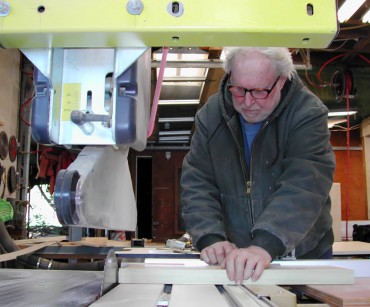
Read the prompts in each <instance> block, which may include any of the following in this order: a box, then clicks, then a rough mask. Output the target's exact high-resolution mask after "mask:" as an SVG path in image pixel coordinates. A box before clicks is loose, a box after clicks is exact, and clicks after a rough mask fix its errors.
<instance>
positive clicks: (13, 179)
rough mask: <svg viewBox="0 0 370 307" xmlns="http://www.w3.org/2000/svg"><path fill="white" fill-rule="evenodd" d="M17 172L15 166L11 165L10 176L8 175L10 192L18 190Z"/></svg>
mask: <svg viewBox="0 0 370 307" xmlns="http://www.w3.org/2000/svg"><path fill="white" fill-rule="evenodd" d="M17 182H18V179H17V172H16V171H15V168H14V166H11V167H9V169H8V176H7V185H8V191H9V194H12V193H14V192H15V191H16V190H17Z"/></svg>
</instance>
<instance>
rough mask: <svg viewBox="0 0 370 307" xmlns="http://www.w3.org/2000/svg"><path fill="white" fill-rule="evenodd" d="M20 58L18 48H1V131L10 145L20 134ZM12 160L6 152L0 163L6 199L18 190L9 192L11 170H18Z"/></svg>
mask: <svg viewBox="0 0 370 307" xmlns="http://www.w3.org/2000/svg"><path fill="white" fill-rule="evenodd" d="M20 59H21V58H20V53H19V51H18V49H0V81H1V82H0V133H1V132H4V133H6V136H7V139H8V147H9V139H10V137H11V136H14V137H16V138H17V135H18V110H19V91H20ZM3 136H4V134H3ZM4 145H5V144H2V145H1V146H2V147H3V146H4ZM2 150H3V149H2ZM3 158H4V157H3ZM11 160H13V159H11V158H10V156H9V153H7V154H6V157H5V159H2V158H0V164H1V166H2V168H3V170H4V173H3V175H2V177H1V183H0V197H1V198H4V199H6V198H7V197H12V198H13V197H15V192H16V191H12V190H13V189H11V191H10V192H9V189H8V188H9V185H8V180H12V176H13V175H14V173H13V175H10V176H9V170H10V169H13V168H14V170H16V163H17V162H16V159H15V160H13V161H11ZM13 179H14V178H13ZM13 184H14V181H13ZM13 184H12V185H13Z"/></svg>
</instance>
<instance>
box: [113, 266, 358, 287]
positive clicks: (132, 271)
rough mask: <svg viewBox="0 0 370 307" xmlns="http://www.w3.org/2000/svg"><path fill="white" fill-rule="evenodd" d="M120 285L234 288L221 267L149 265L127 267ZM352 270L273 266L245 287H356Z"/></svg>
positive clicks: (120, 277) (122, 269) (119, 276)
mask: <svg viewBox="0 0 370 307" xmlns="http://www.w3.org/2000/svg"><path fill="white" fill-rule="evenodd" d="M118 280H119V283H124V284H130V283H150V284H152V283H159V284H192V285H202V284H219V285H224V284H233V283H234V282H231V281H230V280H229V279H228V278H227V275H226V271H225V270H224V269H221V268H220V267H219V266H206V267H190V266H184V265H150V264H142V263H126V264H123V267H121V268H120V270H119V273H118ZM353 283H354V274H353V271H352V270H349V269H344V268H336V267H325V266H320V267H313V266H309V267H304V266H287V267H284V266H282V265H272V266H271V267H270V268H269V269H267V270H265V271H264V273H263V274H262V276H261V277H260V279H259V280H258V281H257V282H252V281H251V280H250V279H248V280H245V281H244V282H243V284H272V285H307V284H353Z"/></svg>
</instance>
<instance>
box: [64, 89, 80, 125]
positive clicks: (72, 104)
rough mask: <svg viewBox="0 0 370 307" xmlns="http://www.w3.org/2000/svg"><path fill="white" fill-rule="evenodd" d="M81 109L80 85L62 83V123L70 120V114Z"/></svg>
mask: <svg viewBox="0 0 370 307" xmlns="http://www.w3.org/2000/svg"><path fill="white" fill-rule="evenodd" d="M80 108H81V83H64V84H63V97H62V116H61V118H62V121H70V120H71V112H72V111H73V110H80Z"/></svg>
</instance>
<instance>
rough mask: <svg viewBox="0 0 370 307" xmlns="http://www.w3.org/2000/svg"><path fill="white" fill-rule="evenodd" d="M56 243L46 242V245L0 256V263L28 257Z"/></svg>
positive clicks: (41, 244)
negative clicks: (27, 255)
mask: <svg viewBox="0 0 370 307" xmlns="http://www.w3.org/2000/svg"><path fill="white" fill-rule="evenodd" d="M54 243H55V242H44V243H40V244H36V245H32V246H30V247H26V248H24V249H20V250H18V251H15V252H11V253H7V254H3V255H0V262H4V261H9V260H14V259H16V258H17V257H19V256H23V255H26V254H30V253H33V252H35V251H37V250H39V249H42V248H44V247H46V246H48V245H51V244H54Z"/></svg>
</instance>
